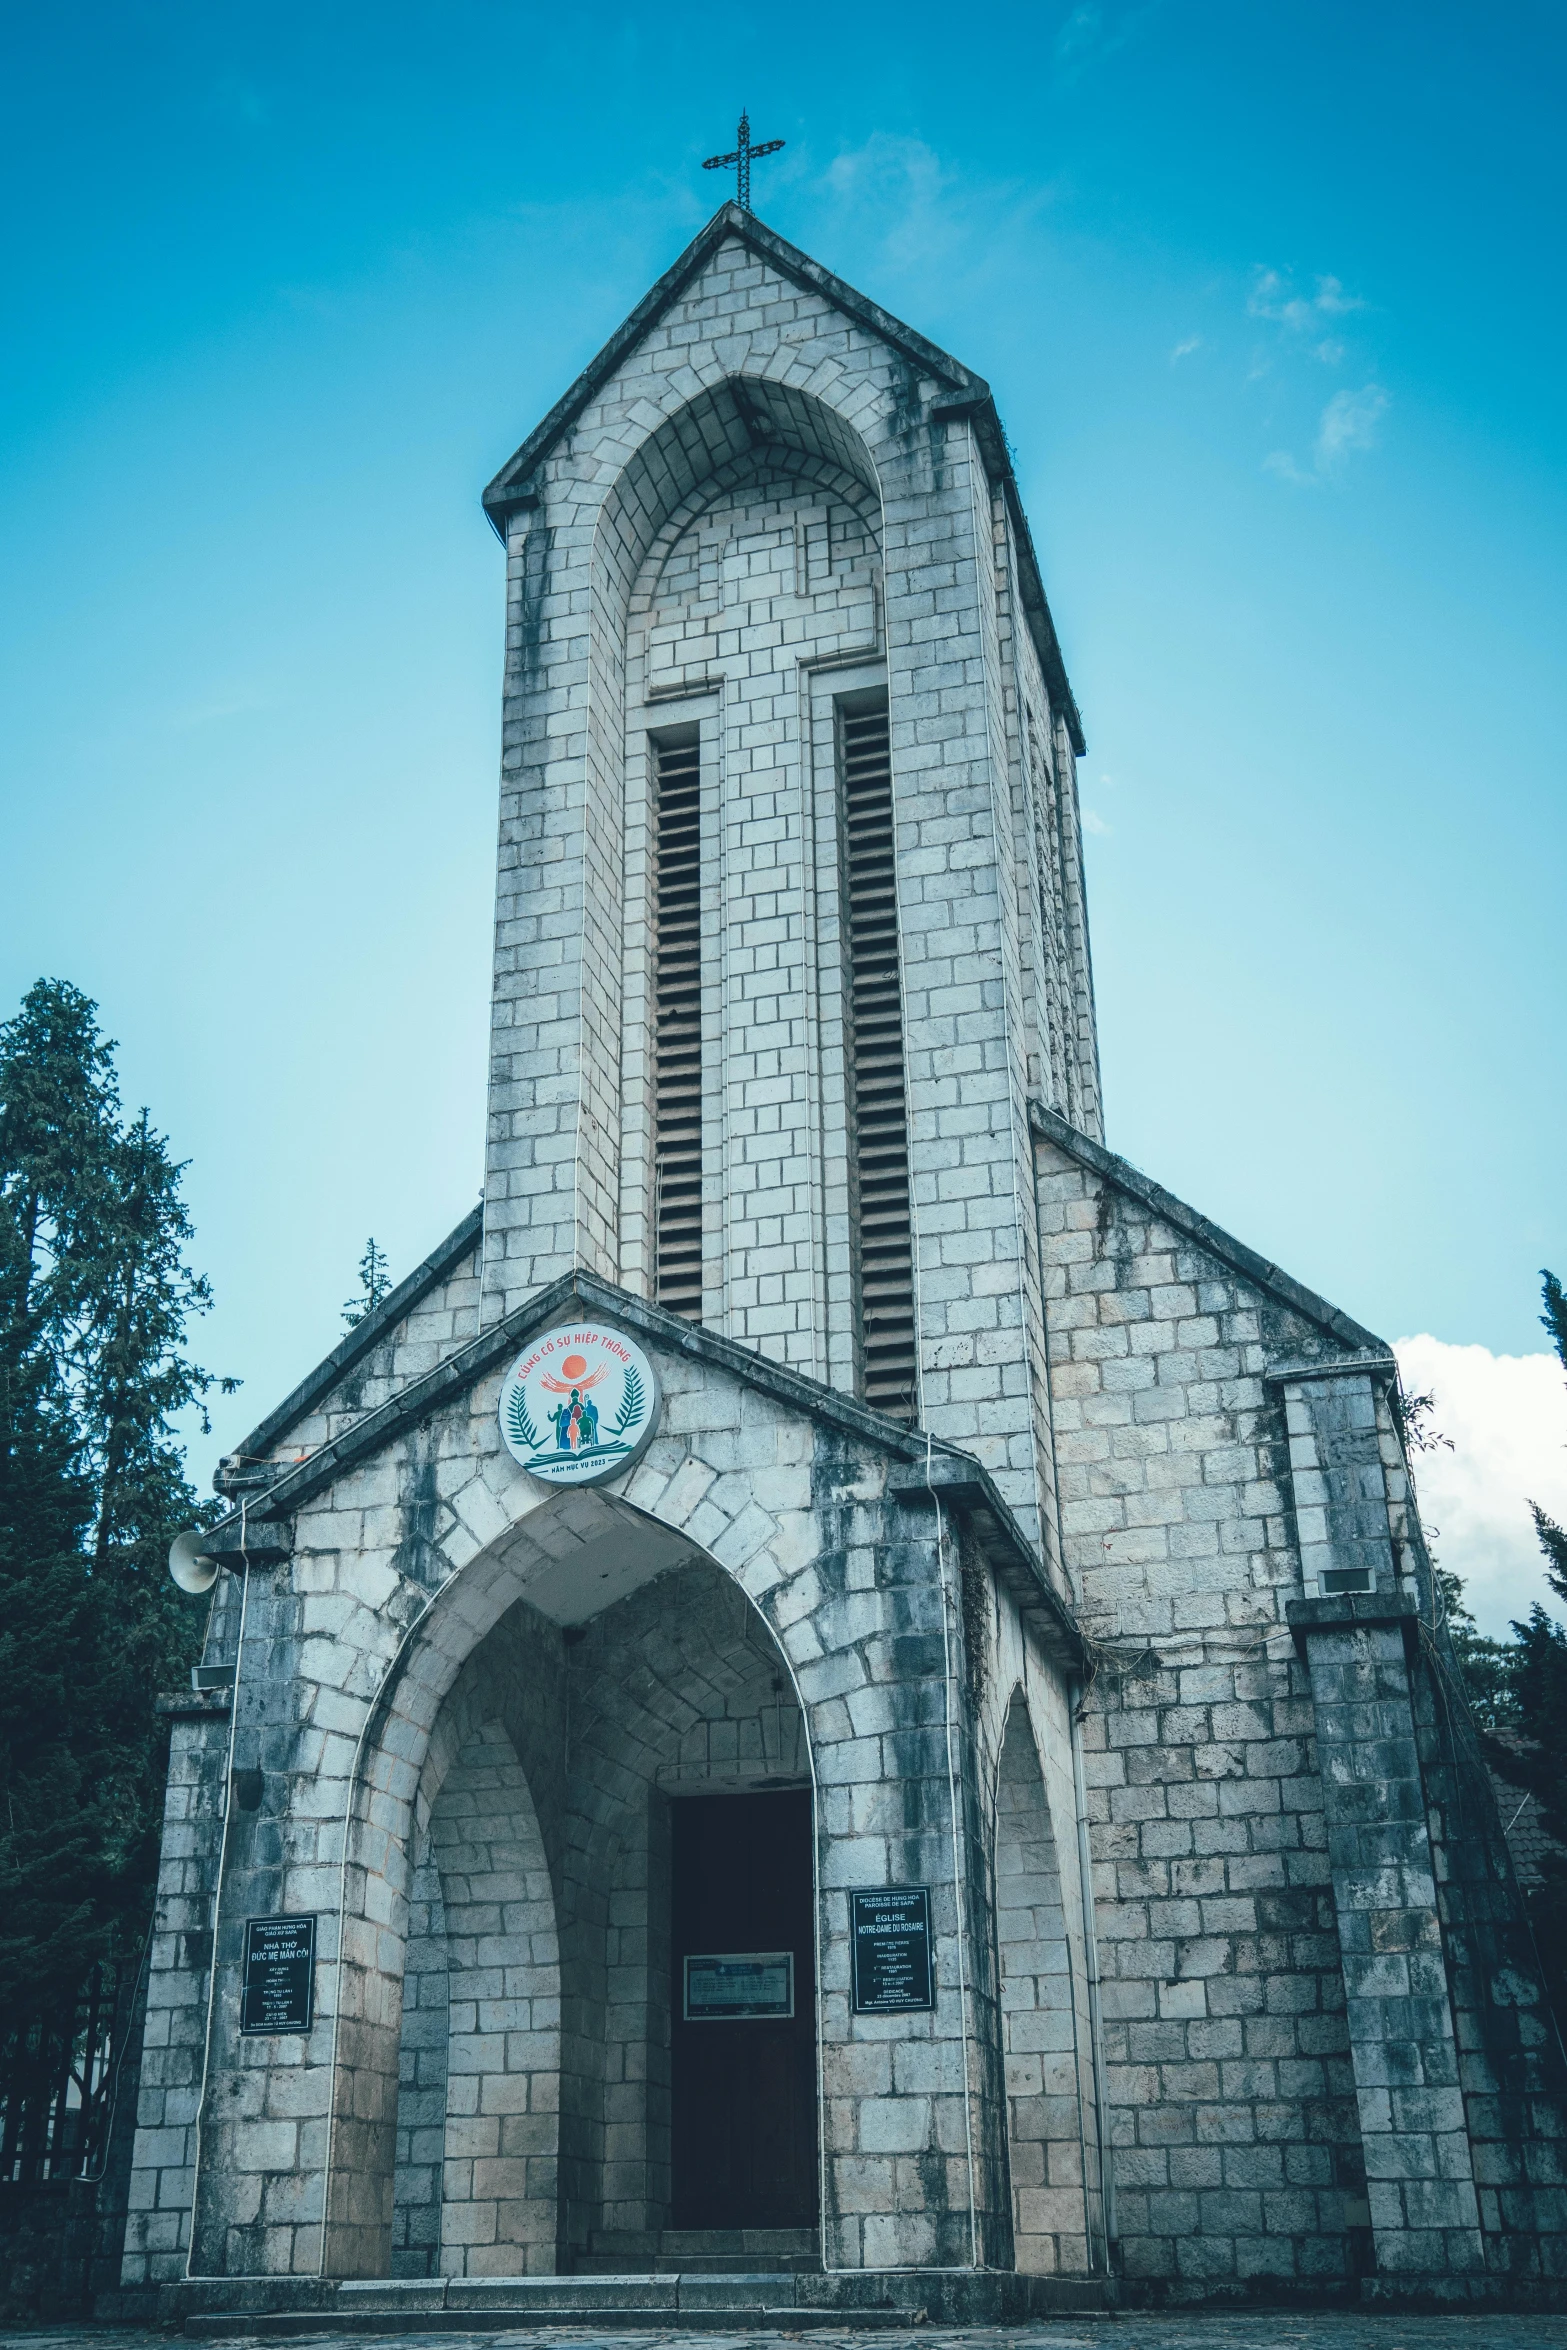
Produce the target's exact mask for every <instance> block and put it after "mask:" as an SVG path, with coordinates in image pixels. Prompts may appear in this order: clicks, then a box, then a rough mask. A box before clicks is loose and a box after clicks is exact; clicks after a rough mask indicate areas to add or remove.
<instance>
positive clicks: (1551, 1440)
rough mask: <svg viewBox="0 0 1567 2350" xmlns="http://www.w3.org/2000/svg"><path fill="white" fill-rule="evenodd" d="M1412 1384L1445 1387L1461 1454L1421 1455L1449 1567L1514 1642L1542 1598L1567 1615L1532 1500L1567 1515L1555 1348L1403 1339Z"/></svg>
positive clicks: (1440, 1424)
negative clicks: (1511, 1630)
mask: <svg viewBox="0 0 1567 2350" xmlns="http://www.w3.org/2000/svg"><path fill="white" fill-rule="evenodd" d="M1393 1351H1394V1353H1395V1354H1396V1355H1397V1357H1398V1367H1399V1371H1400V1373H1401V1375H1402V1377H1403V1382H1404V1386H1405V1388H1406V1390H1408V1391H1409V1392H1410V1393H1411V1394H1414V1393H1419V1394H1424V1393H1426V1392H1428V1391H1429V1392H1430V1393H1431V1394H1433V1395H1434V1396H1435V1397H1436V1409H1435V1411H1434V1413H1433V1414H1432V1420H1433V1423H1434V1425H1435V1427H1436V1428H1437V1429H1438V1430H1439V1431H1440V1433H1441V1434H1442V1435H1444V1436H1447V1437H1449V1438H1451V1440H1452V1445H1453V1449H1452V1451H1451V1452H1448V1451H1445V1450H1442V1449H1437V1450H1435V1451H1432V1452H1427V1453H1422V1454H1420V1455H1419V1456H1417V1458H1416V1462H1415V1479H1416V1483H1417V1485H1418V1488H1419V1494H1420V1514H1421V1517H1422V1518H1423V1519H1424V1521H1425V1526H1426V1531H1427V1534H1428V1535H1430V1536H1431V1539H1432V1544H1433V1547H1434V1549H1435V1551H1436V1554H1437V1557H1438V1559H1439V1560H1440V1561H1441V1563H1442V1565H1443V1566H1444V1567H1449V1568H1451V1569H1452V1571H1453V1573H1454V1574H1456V1575H1461V1576H1462V1577H1463V1581H1464V1596H1465V1598H1466V1599H1467V1601H1468V1603H1469V1607H1470V1609H1471V1611H1472V1613H1473V1615H1474V1617H1475V1620H1476V1622H1477V1623H1478V1624H1479V1626H1480V1629H1481V1631H1482V1632H1487V1633H1489V1634H1490V1635H1491V1637H1492V1638H1493V1639H1497V1640H1505V1639H1506V1638H1507V1637H1508V1629H1507V1628H1508V1625H1509V1623H1510V1622H1511V1621H1512V1619H1513V1618H1514V1617H1517V1618H1519V1619H1520V1620H1521V1619H1522V1618H1524V1617H1526V1616H1527V1615H1528V1613H1529V1609H1530V1606H1531V1605H1532V1603H1533V1602H1534V1601H1535V1600H1539V1601H1540V1602H1541V1603H1542V1604H1543V1605H1544V1606H1545V1607H1546V1608H1548V1609H1549V1610H1550V1611H1551V1612H1552V1613H1554V1614H1556V1615H1557V1616H1558V1617H1559V1616H1561V1615H1562V1614H1563V1613H1567V1611H1564V1610H1563V1609H1562V1607H1561V1604H1560V1602H1559V1601H1558V1600H1557V1599H1556V1598H1555V1596H1554V1594H1553V1593H1552V1592H1551V1590H1550V1587H1549V1586H1548V1584H1547V1583H1546V1581H1545V1577H1544V1574H1543V1573H1542V1571H1541V1558H1540V1546H1539V1543H1538V1542H1537V1540H1536V1539H1535V1532H1534V1521H1533V1519H1532V1518H1531V1517H1530V1515H1529V1504H1530V1502H1531V1501H1535V1502H1538V1503H1539V1505H1540V1507H1541V1508H1542V1509H1543V1510H1545V1511H1546V1512H1547V1514H1548V1515H1549V1516H1551V1517H1553V1518H1555V1519H1556V1520H1557V1521H1558V1523H1562V1524H1567V1379H1564V1378H1563V1376H1562V1367H1561V1364H1560V1363H1559V1362H1558V1361H1557V1359H1556V1357H1555V1355H1553V1354H1537V1355H1494V1354H1492V1353H1491V1351H1490V1349H1489V1348H1488V1347H1483V1346H1449V1345H1448V1344H1447V1343H1446V1342H1445V1341H1444V1340H1442V1339H1440V1338H1431V1337H1419V1338H1400V1339H1398V1340H1397V1341H1395V1344H1394V1349H1393Z"/></svg>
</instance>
